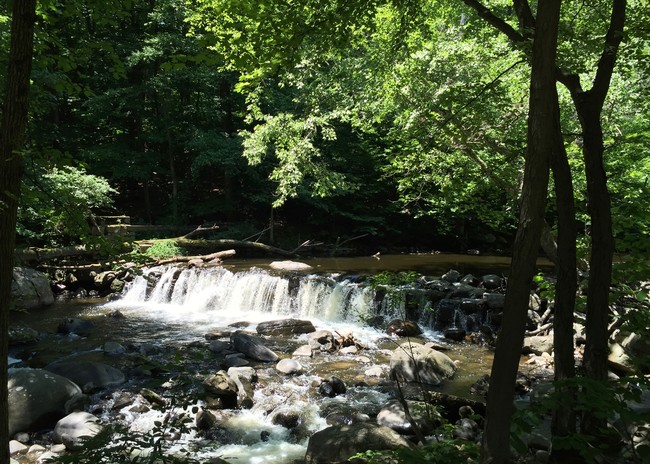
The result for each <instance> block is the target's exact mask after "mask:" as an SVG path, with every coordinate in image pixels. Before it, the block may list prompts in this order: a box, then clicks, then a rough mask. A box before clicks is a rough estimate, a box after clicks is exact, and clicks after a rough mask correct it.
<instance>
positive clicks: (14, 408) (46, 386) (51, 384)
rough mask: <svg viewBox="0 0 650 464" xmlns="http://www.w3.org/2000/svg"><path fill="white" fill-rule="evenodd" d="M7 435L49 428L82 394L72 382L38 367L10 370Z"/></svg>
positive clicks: (77, 403) (82, 398) (76, 404)
mask: <svg viewBox="0 0 650 464" xmlns="http://www.w3.org/2000/svg"><path fill="white" fill-rule="evenodd" d="M8 388H9V436H13V435H14V434H15V433H16V432H29V431H33V430H38V429H41V428H46V427H52V426H53V425H54V424H55V423H56V421H57V420H58V419H60V418H61V417H63V416H65V415H66V414H68V413H69V412H71V411H73V410H74V409H78V408H79V409H82V408H83V405H84V403H85V400H86V397H85V395H84V394H83V393H82V392H81V388H79V387H78V386H77V385H76V384H75V383H73V382H71V381H70V380H69V379H67V378H65V377H62V376H60V375H56V374H53V373H52V372H48V371H46V370H42V369H14V370H12V371H11V372H10V375H9V383H8Z"/></svg>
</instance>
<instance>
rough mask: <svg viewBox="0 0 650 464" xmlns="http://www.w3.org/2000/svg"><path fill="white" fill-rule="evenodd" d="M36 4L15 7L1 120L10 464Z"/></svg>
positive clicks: (1, 264) (2, 324) (0, 408)
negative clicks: (11, 345)
mask: <svg viewBox="0 0 650 464" xmlns="http://www.w3.org/2000/svg"><path fill="white" fill-rule="evenodd" d="M35 11H36V0H20V1H18V0H16V1H14V2H13V11H12V20H11V46H10V51H9V67H8V69H7V83H6V90H5V96H4V102H3V106H2V119H1V120H0V363H2V367H1V368H0V462H9V438H10V437H9V404H8V389H7V383H8V380H9V378H8V372H7V354H8V340H7V339H8V337H7V333H8V330H9V305H10V300H11V279H12V275H13V263H14V248H15V241H16V216H17V211H18V200H19V197H20V180H21V178H22V174H23V164H22V155H21V153H20V152H19V150H20V149H21V148H22V146H23V143H24V139H25V132H26V130H27V112H28V97H29V79H30V75H31V69H32V56H33V53H34V22H35V19H36V13H35Z"/></svg>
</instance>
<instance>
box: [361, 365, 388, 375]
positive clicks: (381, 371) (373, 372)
mask: <svg viewBox="0 0 650 464" xmlns="http://www.w3.org/2000/svg"><path fill="white" fill-rule="evenodd" d="M363 374H364V375H365V376H367V377H383V376H384V369H383V368H382V367H381V366H375V367H371V368H370V369H366V370H365V371H364V373H363Z"/></svg>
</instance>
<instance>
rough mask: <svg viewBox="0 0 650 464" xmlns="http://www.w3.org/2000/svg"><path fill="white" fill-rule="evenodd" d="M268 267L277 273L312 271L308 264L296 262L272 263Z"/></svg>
mask: <svg viewBox="0 0 650 464" xmlns="http://www.w3.org/2000/svg"><path fill="white" fill-rule="evenodd" d="M269 267H271V269H275V270H278V271H309V270H310V269H313V267H311V266H310V265H309V264H306V263H300V262H297V261H273V262H272V263H271V264H269Z"/></svg>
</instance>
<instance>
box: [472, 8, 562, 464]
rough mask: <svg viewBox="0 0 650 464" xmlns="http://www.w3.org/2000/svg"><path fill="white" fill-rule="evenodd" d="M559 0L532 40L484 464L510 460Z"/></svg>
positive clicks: (545, 171)
mask: <svg viewBox="0 0 650 464" xmlns="http://www.w3.org/2000/svg"><path fill="white" fill-rule="evenodd" d="M560 3H561V0H547V1H545V2H541V3H540V4H539V7H538V13H537V25H536V29H535V38H534V40H533V55H532V70H531V84H530V103H529V105H530V106H529V114H528V118H529V119H528V151H527V156H526V164H525V169H524V184H523V189H522V201H521V211H520V215H519V227H518V229H517V236H516V237H515V244H514V253H513V258H512V265H511V271H510V278H509V279H508V288H507V292H506V301H505V307H504V311H503V322H502V325H501V332H500V334H499V337H498V340H497V347H496V353H495V357H494V363H493V364H492V371H491V376H490V388H489V391H488V397H487V400H488V402H487V414H486V424H485V433H484V435H483V446H482V455H481V462H483V463H488V462H489V463H490V464H503V463H506V462H508V461H509V460H510V423H511V420H512V414H513V412H514V411H513V410H514V407H513V398H514V388H515V381H516V376H517V370H518V367H519V359H520V355H521V347H522V344H523V338H524V329H525V324H526V314H527V311H526V309H527V308H528V301H529V298H530V287H531V283H532V278H533V275H534V273H535V266H536V261H537V255H538V251H539V243H540V237H541V233H542V226H543V221H544V210H545V205H546V195H547V190H548V178H549V164H550V158H551V153H552V152H553V150H554V142H553V141H554V137H555V134H556V127H557V126H558V125H559V121H557V120H556V118H557V117H558V114H557V111H556V108H555V104H556V102H557V89H556V87H555V74H554V69H555V56H556V48H557V33H558V23H559V18H560Z"/></svg>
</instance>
